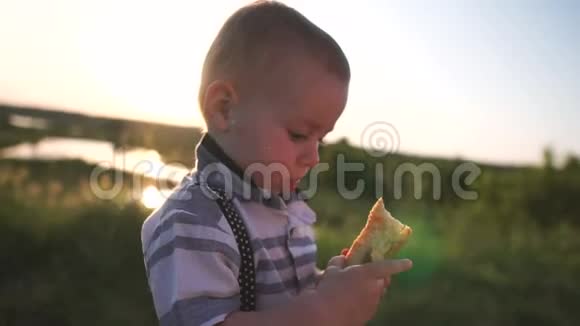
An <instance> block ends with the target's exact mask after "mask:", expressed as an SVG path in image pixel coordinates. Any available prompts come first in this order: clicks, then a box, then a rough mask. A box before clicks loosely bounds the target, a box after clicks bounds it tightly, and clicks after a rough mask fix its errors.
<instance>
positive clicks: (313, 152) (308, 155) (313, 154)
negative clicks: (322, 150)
mask: <svg viewBox="0 0 580 326" xmlns="http://www.w3.org/2000/svg"><path fill="white" fill-rule="evenodd" d="M301 161H302V164H304V165H305V166H307V167H308V168H312V167H313V166H315V165H316V164H318V162H320V156H319V155H318V142H314V143H313V144H308V146H307V148H306V149H305V150H304V152H303V153H302V160H301Z"/></svg>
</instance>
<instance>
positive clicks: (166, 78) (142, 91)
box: [0, 0, 580, 164]
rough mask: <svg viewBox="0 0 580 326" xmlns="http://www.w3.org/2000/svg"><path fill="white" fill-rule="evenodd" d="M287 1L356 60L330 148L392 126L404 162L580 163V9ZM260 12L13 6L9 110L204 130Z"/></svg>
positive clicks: (3, 75)
mask: <svg viewBox="0 0 580 326" xmlns="http://www.w3.org/2000/svg"><path fill="white" fill-rule="evenodd" d="M283 2H284V3H286V4H287V5H289V6H292V7H294V8H296V9H298V10H299V11H300V12H302V13H303V14H304V15H305V16H306V17H308V18H309V19H310V20H312V21H313V22H314V23H316V24H317V25H319V26H320V27H321V28H323V29H324V30H326V31H327V32H328V33H330V34H331V35H332V36H333V37H334V38H335V39H336V40H337V41H338V43H339V44H340V45H341V47H342V48H343V50H344V52H345V53H346V55H347V57H348V59H349V61H350V65H351V72H352V80H351V84H350V94H349V100H348V103H347V107H346V110H345V112H344V114H343V115H342V117H341V118H340V120H339V122H338V123H337V125H336V127H335V130H334V131H333V132H332V133H331V134H330V135H329V136H328V137H327V140H328V141H334V140H337V139H339V138H342V137H346V138H348V140H349V141H350V142H351V143H352V144H354V145H363V146H368V143H367V141H366V140H365V139H363V138H365V137H366V136H368V135H369V134H372V133H371V132H370V131H373V128H379V129H381V130H379V133H376V134H373V135H377V136H376V137H379V136H378V135H380V134H381V132H382V133H383V134H384V136H386V137H387V138H385V140H387V142H391V143H395V144H389V145H388V146H390V147H389V148H398V150H399V151H400V152H403V153H413V154H420V155H429V156H438V157H451V158H464V159H473V160H478V161H486V162H494V163H508V164H529V163H535V164H537V163H540V162H541V159H542V150H543V148H544V147H546V146H551V147H552V148H553V149H554V150H555V152H556V156H557V157H558V156H560V157H563V156H564V155H566V154H567V153H575V154H576V155H580V128H579V127H580V2H578V1H549V0H545V1H536V0H529V1H515V0H512V1H493V0H487V1H484V0H481V1H428V0H425V1H378V0H376V1H372V0H369V1H306V0H296V1H290V0H288V1H283ZM246 3H248V2H247V1H239V0H230V1H192V0H167V1H147V0H116V1H110V0H100V1H99V0H0V102H3V103H11V104H21V105H33V106H39V107H44V108H52V109H60V110H66V111H73V112H82V113H86V114H91V115H98V116H110V117H120V118H129V119H139V120H147V121H154V122H163V123H170V124H178V125H187V126H203V121H202V119H201V115H200V114H199V109H198V104H197V89H198V87H199V78H200V72H201V66H202V63H203V58H204V56H205V54H206V51H207V49H208V47H209V45H210V43H211V41H212V40H213V37H214V36H215V35H216V33H217V31H218V29H219V28H220V27H221V24H222V23H223V21H224V20H225V19H226V18H227V17H228V16H229V15H230V14H231V13H232V12H234V11H235V10H236V9H237V8H239V7H240V6H242V5H244V4H246ZM379 122H380V123H379ZM381 123H382V124H381ZM385 123H388V124H385ZM394 135H396V136H394ZM380 140H381V139H377V138H375V139H374V140H373V141H375V142H378V143H380ZM378 143H377V144H378Z"/></svg>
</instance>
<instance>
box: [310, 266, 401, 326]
mask: <svg viewBox="0 0 580 326" xmlns="http://www.w3.org/2000/svg"><path fill="white" fill-rule="evenodd" d="M344 266H345V257H344V255H341V256H335V257H332V259H330V261H329V262H328V267H327V268H326V270H325V271H324V274H323V275H322V279H321V280H320V283H319V284H318V287H317V292H318V293H317V295H318V296H319V298H320V300H321V305H322V307H323V308H324V309H325V319H326V321H327V322H328V324H329V325H363V324H364V323H366V322H367V321H369V320H370V319H371V318H372V317H373V315H374V314H375V312H376V309H377V307H378V304H379V301H380V299H381V296H382V294H383V293H384V290H385V288H386V287H387V286H388V283H389V282H390V276H391V275H393V274H397V273H400V272H404V271H406V270H408V269H410V268H411V266H412V263H411V261H410V260H408V259H398V260H384V261H378V262H373V263H368V264H364V265H354V266H349V267H347V268H344ZM325 324H326V323H325Z"/></svg>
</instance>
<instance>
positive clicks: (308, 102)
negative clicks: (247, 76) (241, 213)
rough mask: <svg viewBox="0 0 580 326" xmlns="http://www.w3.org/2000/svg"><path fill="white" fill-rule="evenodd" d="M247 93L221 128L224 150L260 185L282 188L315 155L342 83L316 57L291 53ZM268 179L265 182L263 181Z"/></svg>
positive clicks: (340, 101)
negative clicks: (224, 132) (225, 129)
mask: <svg viewBox="0 0 580 326" xmlns="http://www.w3.org/2000/svg"><path fill="white" fill-rule="evenodd" d="M287 61H289V62H288V64H287V65H286V66H285V67H280V68H279V69H274V71H272V72H271V73H269V76H268V77H267V78H265V79H264V80H263V81H262V85H263V86H258V87H257V89H254V90H253V91H252V95H246V98H244V94H241V96H240V103H239V104H240V107H239V109H234V110H232V112H231V117H230V118H229V119H231V120H230V128H229V130H228V132H227V134H228V136H227V139H228V140H227V143H229V145H230V146H228V147H229V149H228V152H229V154H230V155H231V156H232V157H233V159H234V160H235V161H236V162H237V163H238V164H239V165H240V166H241V167H242V168H243V169H244V170H245V171H248V170H247V169H252V170H251V171H259V172H258V173H254V174H253V175H252V179H253V181H254V182H255V183H256V184H257V185H258V186H260V187H262V188H265V189H269V190H271V191H272V192H273V193H287V192H289V191H292V190H294V189H295V188H296V186H297V184H298V183H299V182H300V179H301V178H302V177H303V176H304V175H305V174H306V173H307V172H308V170H309V169H310V168H312V167H313V166H315V165H316V164H317V163H318V161H319V157H318V146H319V144H320V141H321V140H322V138H323V137H324V136H325V135H326V134H327V133H328V132H330V131H331V130H332V129H333V128H334V124H335V123H336V121H337V120H338V118H339V116H340V115H341V113H342V111H343V109H344V107H345V105H346V101H347V95H348V83H347V82H344V81H341V80H340V79H339V78H338V77H336V76H335V75H334V74H332V73H329V72H327V71H325V69H324V66H323V65H321V64H320V63H318V62H317V61H315V60H313V59H310V58H307V57H304V56H303V57H300V56H294V57H292V58H289V59H288V60H287ZM269 179H270V181H271V186H268V183H269Z"/></svg>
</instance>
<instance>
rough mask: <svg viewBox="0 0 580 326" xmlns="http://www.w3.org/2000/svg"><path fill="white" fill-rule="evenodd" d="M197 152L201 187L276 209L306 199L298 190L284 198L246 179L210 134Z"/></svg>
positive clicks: (195, 171)
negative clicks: (217, 190) (212, 188)
mask: <svg viewBox="0 0 580 326" xmlns="http://www.w3.org/2000/svg"><path fill="white" fill-rule="evenodd" d="M195 152H196V164H195V170H194V173H193V176H194V178H195V179H196V181H198V182H199V183H201V184H207V185H209V186H213V187H217V188H220V189H223V190H224V191H225V192H226V194H229V193H231V194H232V195H233V196H234V197H236V198H237V199H239V200H243V201H254V202H258V203H262V204H264V205H266V206H268V207H271V208H275V209H286V206H287V204H289V203H290V202H292V201H296V200H303V199H304V196H303V195H302V194H301V193H300V192H299V191H293V192H292V193H291V194H290V196H289V198H283V197H282V196H280V195H277V194H271V193H270V192H268V191H266V190H264V189H262V188H260V187H258V186H256V185H255V184H254V183H253V182H252V181H251V180H244V172H243V170H242V168H241V167H240V166H239V165H237V164H236V163H235V162H234V160H233V159H232V158H231V157H230V156H228V155H227V154H226V153H225V152H224V151H223V149H222V148H221V147H220V146H219V144H218V143H217V142H216V141H215V139H213V138H212V137H211V136H210V135H209V134H207V133H206V134H204V135H203V136H202V138H201V140H200V142H199V144H198V145H197V148H196V151H195Z"/></svg>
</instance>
